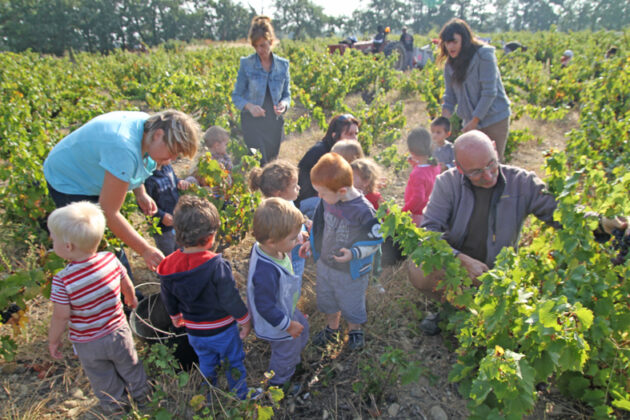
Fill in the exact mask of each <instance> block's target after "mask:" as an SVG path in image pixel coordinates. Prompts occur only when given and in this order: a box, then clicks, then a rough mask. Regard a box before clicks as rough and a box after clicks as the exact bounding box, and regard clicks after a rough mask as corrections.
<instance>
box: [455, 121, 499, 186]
mask: <svg viewBox="0 0 630 420" xmlns="http://www.w3.org/2000/svg"><path fill="white" fill-rule="evenodd" d="M454 151H455V162H456V163H457V168H458V169H459V171H460V172H461V173H463V174H464V175H466V176H467V177H468V178H469V179H470V182H472V184H473V185H475V186H477V187H482V188H492V187H494V186H495V185H496V182H497V176H498V168H496V167H495V168H494V169H489V168H488V167H489V166H492V165H493V164H497V163H498V157H497V150H496V146H495V144H494V142H493V141H492V140H490V137H488V136H487V135H486V134H485V133H483V132H481V131H479V130H471V131H468V132H466V133H464V134H462V135H461V136H459V137H458V138H457V139H456V140H455V144H454ZM479 170H482V173H481V174H480V175H472V176H471V175H470V174H471V173H475V171H479Z"/></svg>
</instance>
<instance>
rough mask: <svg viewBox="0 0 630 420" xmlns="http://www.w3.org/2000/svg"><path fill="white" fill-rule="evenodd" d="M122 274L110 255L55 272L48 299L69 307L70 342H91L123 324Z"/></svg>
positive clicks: (119, 266) (97, 256)
mask: <svg viewBox="0 0 630 420" xmlns="http://www.w3.org/2000/svg"><path fill="white" fill-rule="evenodd" d="M126 273H127V272H126V270H125V268H124V267H123V266H122V264H121V263H120V261H118V259H117V258H116V257H115V256H114V254H112V253H111V252H99V253H98V254H95V255H94V256H92V257H90V258H88V259H87V260H84V261H78V262H71V263H69V264H68V265H67V266H66V268H64V269H63V270H61V271H60V272H59V273H57V275H56V276H55V277H54V278H53V282H52V290H51V293H50V300H51V301H53V302H55V303H58V304H60V305H70V323H69V332H70V333H69V338H70V341H72V342H75V343H86V342H89V341H93V340H96V339H98V338H101V337H104V336H106V335H107V334H109V333H111V332H112V331H114V330H116V329H118V328H120V327H121V326H122V325H124V323H125V322H127V320H126V319H125V314H124V312H123V309H122V308H123V307H122V302H121V300H120V281H121V279H122V278H123V276H124V275H125V274H126Z"/></svg>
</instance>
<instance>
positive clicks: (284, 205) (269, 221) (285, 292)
mask: <svg viewBox="0 0 630 420" xmlns="http://www.w3.org/2000/svg"><path fill="white" fill-rule="evenodd" d="M303 223H304V215H303V214H302V212H300V210H298V208H297V207H295V206H294V205H293V203H292V202H290V201H287V200H284V199H282V198H278V197H274V198H268V199H266V200H265V201H263V202H262V204H261V205H260V206H259V207H258V208H257V209H256V212H255V213H254V237H255V238H256V241H257V242H256V243H255V244H254V247H253V249H252V254H251V257H250V262H249V274H248V276H247V303H248V305H249V308H250V311H251V314H252V321H253V323H254V330H255V331H256V335H257V336H258V337H259V338H262V339H263V340H267V341H269V343H270V344H271V359H270V360H269V371H270V372H271V371H273V372H274V376H273V377H272V378H271V379H270V380H269V383H270V384H271V385H276V386H283V385H285V384H287V383H288V381H289V380H290V379H291V377H292V376H293V373H295V367H296V365H297V364H298V363H299V362H300V354H301V353H302V349H304V346H306V342H307V341H308V322H307V321H306V317H305V316H304V315H303V314H302V313H301V312H300V310H299V309H297V307H296V305H297V302H298V299H299V298H300V292H301V290H302V276H296V275H295V273H294V272H293V266H292V264H291V257H290V255H291V250H292V249H293V248H294V247H295V245H296V244H297V243H298V240H299V239H300V237H301V232H302V224H303ZM287 391H288V392H289V393H291V394H296V393H297V392H298V391H299V385H297V384H296V385H294V386H293V387H292V388H291V389H287Z"/></svg>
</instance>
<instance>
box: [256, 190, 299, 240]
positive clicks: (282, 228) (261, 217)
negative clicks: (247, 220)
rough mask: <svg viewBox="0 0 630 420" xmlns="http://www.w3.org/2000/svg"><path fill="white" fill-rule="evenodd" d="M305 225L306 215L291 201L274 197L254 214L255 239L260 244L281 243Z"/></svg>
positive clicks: (263, 203) (264, 202)
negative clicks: (268, 242)
mask: <svg viewBox="0 0 630 420" xmlns="http://www.w3.org/2000/svg"><path fill="white" fill-rule="evenodd" d="M302 224H304V215H303V214H302V212H301V211H300V210H298V208H297V207H295V206H294V205H293V203H291V202H290V201H287V200H285V199H282V198H278V197H272V198H267V199H265V200H263V202H262V203H261V204H260V206H258V208H257V209H256V212H255V213H254V223H253V225H254V232H253V233H254V238H256V240H257V241H258V242H259V243H265V242H267V241H269V240H271V241H272V242H277V241H281V240H283V239H284V238H286V237H287V236H289V235H290V234H292V233H293V232H295V231H296V230H298V229H299V228H300V227H301V226H302Z"/></svg>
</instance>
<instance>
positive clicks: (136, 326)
mask: <svg viewBox="0 0 630 420" xmlns="http://www.w3.org/2000/svg"><path fill="white" fill-rule="evenodd" d="M129 327H130V328H131V331H133V333H134V334H135V335H136V336H138V337H139V338H140V339H142V340H144V341H146V342H148V343H154V342H156V341H157V342H160V343H162V344H165V345H167V346H169V347H172V346H173V345H174V344H177V348H176V349H175V352H174V356H175V358H176V359H177V360H178V361H179V363H180V364H181V365H182V367H183V368H184V369H186V370H189V369H190V368H191V367H192V365H193V363H198V362H199V358H198V357H197V354H196V353H195V351H194V350H193V348H192V347H191V346H190V344H189V343H188V334H187V333H186V329H185V328H175V327H173V325H172V323H171V318H170V317H169V315H168V312H166V308H165V307H164V303H162V299H161V297H160V294H159V293H155V294H152V295H148V296H145V298H144V299H142V300H141V301H140V302H138V307H136V309H134V310H133V311H131V315H130V316H129Z"/></svg>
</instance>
